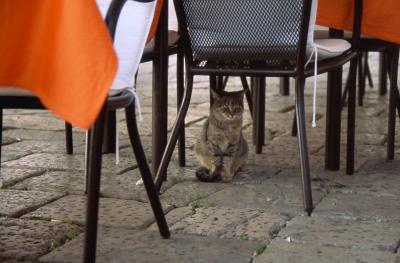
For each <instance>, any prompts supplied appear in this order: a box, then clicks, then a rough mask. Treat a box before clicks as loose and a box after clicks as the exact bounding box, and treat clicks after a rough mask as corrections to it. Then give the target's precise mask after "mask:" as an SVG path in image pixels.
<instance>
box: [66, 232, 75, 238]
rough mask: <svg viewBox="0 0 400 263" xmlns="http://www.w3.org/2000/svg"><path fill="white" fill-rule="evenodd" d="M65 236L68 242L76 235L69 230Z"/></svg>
mask: <svg viewBox="0 0 400 263" xmlns="http://www.w3.org/2000/svg"><path fill="white" fill-rule="evenodd" d="M66 235H67V239H68V240H72V239H74V238H75V237H76V233H75V231H74V230H69V231H68V232H67V234H66Z"/></svg>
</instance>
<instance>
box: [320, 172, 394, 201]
mask: <svg viewBox="0 0 400 263" xmlns="http://www.w3.org/2000/svg"><path fill="white" fill-rule="evenodd" d="M329 177H330V178H329ZM322 178H323V180H325V182H326V184H327V185H331V186H332V188H331V190H332V191H335V192H339V193H344V194H365V195H373V196H393V197H395V196H400V191H399V187H398V182H399V176H398V175H395V174H389V173H384V172H378V173H371V174H364V173H363V174H355V175H353V176H337V175H336V176H335V174H330V175H326V176H323V177H322ZM335 186H337V187H335Z"/></svg>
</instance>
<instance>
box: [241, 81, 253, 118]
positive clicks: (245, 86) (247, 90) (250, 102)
mask: <svg viewBox="0 0 400 263" xmlns="http://www.w3.org/2000/svg"><path fill="white" fill-rule="evenodd" d="M240 81H241V82H242V86H243V89H244V90H245V95H246V100H247V104H248V105H249V110H250V114H251V117H252V118H253V121H254V117H253V100H252V95H251V91H250V87H249V83H248V82H247V79H246V77H245V76H240Z"/></svg>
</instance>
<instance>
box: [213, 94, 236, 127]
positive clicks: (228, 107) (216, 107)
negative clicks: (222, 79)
mask: <svg viewBox="0 0 400 263" xmlns="http://www.w3.org/2000/svg"><path fill="white" fill-rule="evenodd" d="M211 94H212V96H213V99H214V103H213V104H212V106H211V112H212V114H214V116H215V117H216V118H217V119H219V120H228V121H232V120H237V119H240V118H242V116H243V94H244V91H237V92H223V93H217V92H215V91H213V90H211Z"/></svg>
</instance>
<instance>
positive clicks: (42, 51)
mask: <svg viewBox="0 0 400 263" xmlns="http://www.w3.org/2000/svg"><path fill="white" fill-rule="evenodd" d="M157 4H158V7H157V9H156V15H157V14H158V15H159V13H160V12H159V10H160V9H161V4H162V1H159V2H158V3H157ZM0 17H1V19H2V21H1V23H0V87H1V86H3V87H4V86H8V87H10V86H11V87H19V88H22V89H25V90H28V91H31V92H33V93H34V94H36V95H37V96H38V97H39V98H40V100H41V101H42V103H43V104H44V105H45V107H47V108H48V109H50V110H51V111H53V112H54V113H55V114H57V115H59V116H60V117H62V118H63V119H65V120H67V121H68V122H70V123H72V124H73V125H76V126H78V127H81V128H84V129H88V128H89V127H90V125H91V124H93V122H94V121H95V119H96V117H97V115H98V113H99V112H100V109H101V107H102V105H103V103H104V101H105V98H106V96H107V94H108V90H109V88H110V86H111V84H112V82H113V80H114V77H115V74H116V71H117V57H116V54H115V52H114V49H113V46H112V41H111V38H110V36H109V34H108V31H107V27H106V25H105V23H104V21H103V19H102V18H101V15H100V12H99V10H98V8H97V5H96V1H95V0H34V1H26V0H1V2H0ZM157 20H158V16H157V17H155V20H154V22H153V25H152V30H151V33H150V35H149V39H151V37H152V35H153V34H154V32H155V27H156V25H157Z"/></svg>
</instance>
